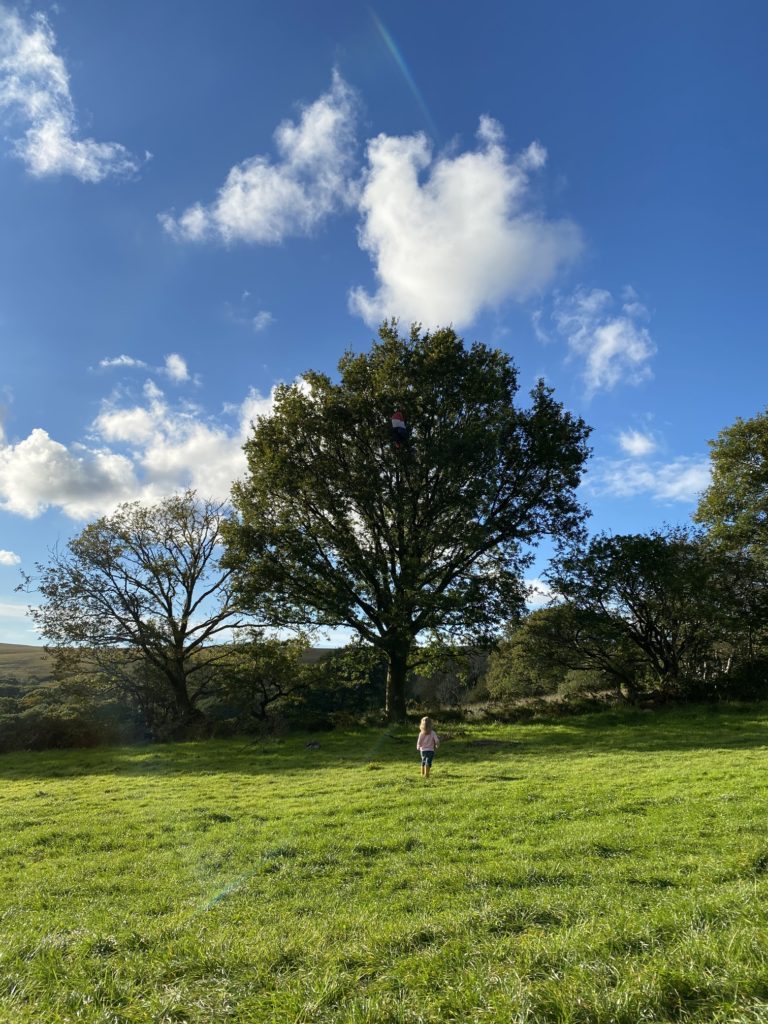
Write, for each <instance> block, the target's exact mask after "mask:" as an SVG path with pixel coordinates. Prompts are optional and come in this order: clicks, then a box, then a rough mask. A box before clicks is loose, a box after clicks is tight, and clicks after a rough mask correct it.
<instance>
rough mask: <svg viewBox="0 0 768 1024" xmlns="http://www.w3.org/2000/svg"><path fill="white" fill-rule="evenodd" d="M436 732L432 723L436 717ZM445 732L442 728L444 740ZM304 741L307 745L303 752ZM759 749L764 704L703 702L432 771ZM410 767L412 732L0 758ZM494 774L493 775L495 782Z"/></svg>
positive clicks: (17, 775) (583, 727)
mask: <svg viewBox="0 0 768 1024" xmlns="http://www.w3.org/2000/svg"><path fill="white" fill-rule="evenodd" d="M437 725H438V730H439V720H438V723H437ZM450 732H451V729H450V727H449V728H448V729H446V730H445V733H446V734H447V735H450ZM309 744H312V746H311V747H310V746H309ZM766 746H768V704H765V703H761V704H752V705H735V704H727V705H726V704H723V705H711V706H694V707H684V708H668V709H662V710H658V711H653V712H643V711H636V710H627V711H622V710H617V711H612V712H601V713H597V714H586V715H580V716H573V717H571V718H567V719H555V720H553V721H546V722H530V723H518V724H514V725H506V724H493V725H487V726H467V727H460V728H459V729H455V730H454V736H453V738H451V739H446V742H445V743H443V745H442V746H441V748H440V752H439V755H438V757H439V762H440V766H441V765H445V767H446V768H447V767H448V765H449V764H450V765H451V766H452V767H458V766H461V765H468V766H469V765H480V764H492V763H493V762H499V763H501V762H504V761H506V760H507V759H508V758H510V757H513V758H514V757H515V756H520V757H525V758H530V757H536V756H537V755H540V756H547V755H550V754H554V753H557V754H558V755H559V756H563V755H566V756H567V755H569V754H571V755H573V756H578V757H583V756H585V755H591V754H597V755H600V754H612V753H617V754H618V753H623V752H637V753H644V752H654V751H655V752H659V753H662V752H675V751H680V752H684V751H687V752H692V751H696V750H713V751H714V750H745V749H760V748H764V747H766ZM415 763H416V751H415V731H414V729H413V728H412V727H411V728H407V729H406V728H405V727H403V728H400V727H397V728H393V729H385V730H382V729H359V730H357V731H350V730H344V731H343V732H336V733H322V734H321V735H319V736H318V735H308V734H293V735H290V736H288V737H286V738H285V739H281V740H267V741H261V740H255V741H254V740H249V739H240V740H209V741H200V742H195V743H179V744H174V745H157V746H144V747H118V748H104V747H102V748H94V749H79V750H56V751H39V752H35V751H24V752H16V753H8V754H2V755H0V778H4V779H9V780H10V779H18V780H23V779H56V778H73V777H82V776H98V775H104V776H113V777H134V776H136V777H142V778H146V779H147V781H150V780H152V779H161V778H162V779H172V778H174V777H176V776H188V775H195V776H205V775H209V776H216V775H224V776H226V775H232V774H240V775H251V776H255V775H271V774H274V773H276V772H280V773H281V774H294V773H308V772H318V771H323V770H326V769H332V768H335V769H340V768H343V769H346V770H350V769H356V768H357V769H360V770H368V768H369V767H371V766H373V765H375V767H376V768H377V769H378V770H381V769H385V768H390V767H395V766H399V767H406V766H412V765H413V764H415ZM494 778H496V776H494Z"/></svg>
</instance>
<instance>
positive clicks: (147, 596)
mask: <svg viewBox="0 0 768 1024" xmlns="http://www.w3.org/2000/svg"><path fill="white" fill-rule="evenodd" d="M223 518H224V507H223V506H222V505H221V504H217V503H214V502H211V501H206V500H202V499H198V498H197V496H196V495H195V493H194V492H192V491H188V492H187V493H185V494H183V495H179V496H174V497H170V498H165V499H164V500H163V501H161V502H159V503H158V504H157V505H153V506H147V505H142V504H140V503H130V504H125V505H121V506H120V507H119V508H118V509H117V511H116V512H114V513H113V515H111V516H104V517H102V518H101V519H98V520H97V521H96V522H94V523H91V524H90V525H88V526H86V528H85V529H84V530H83V531H82V532H81V533H80V534H79V535H78V536H77V537H75V538H74V539H73V540H71V541H70V542H69V543H68V545H67V547H66V549H65V550H64V551H55V552H54V553H53V555H52V557H51V560H50V562H49V563H48V564H47V565H40V564H39V565H38V566H37V570H38V578H37V579H36V580H35V581H34V583H35V585H36V587H37V589H38V590H39V591H40V593H41V594H42V596H43V601H42V603H41V604H40V605H39V606H38V607H37V608H35V609H33V611H32V615H33V618H34V620H35V624H36V626H37V628H38V629H39V631H40V633H41V634H42V635H43V637H44V638H45V639H46V641H47V643H48V645H49V649H50V650H51V651H53V652H54V653H55V655H56V661H57V667H58V671H59V673H60V674H65V675H66V674H68V673H71V672H72V671H75V670H77V671H84V672H90V673H91V674H92V675H95V676H105V677H106V678H108V679H110V680H111V681H112V682H113V683H114V684H115V685H117V686H118V687H119V688H120V689H121V691H122V692H124V693H126V694H129V695H131V696H132V698H133V700H134V701H135V702H136V703H137V705H138V706H139V707H141V708H143V709H144V711H145V712H146V713H147V714H149V711H150V709H151V708H152V707H154V708H155V709H158V708H164V709H165V714H166V717H167V715H169V714H170V715H172V716H173V717H175V719H176V720H177V721H179V722H180V723H182V725H183V724H184V723H188V722H189V721H191V720H193V719H195V718H196V717H198V716H199V711H198V707H197V705H198V703H199V701H200V699H201V698H202V697H203V696H204V695H205V694H206V693H207V692H209V691H210V688H211V686H212V682H213V677H214V668H215V664H216V661H217V655H216V652H215V649H211V647H210V646H209V645H212V644H214V643H215V641H216V640H217V638H218V637H219V636H220V634H222V633H223V632H224V631H225V630H228V629H231V628H233V627H234V626H236V625H238V624H239V622H240V617H239V612H238V608H237V606H236V604H235V603H234V599H233V596H232V593H231V590H230V587H229V577H230V571H229V570H228V569H221V568H220V567H219V565H218V550H219V545H220V536H221V526H222V522H223ZM30 582H32V581H30Z"/></svg>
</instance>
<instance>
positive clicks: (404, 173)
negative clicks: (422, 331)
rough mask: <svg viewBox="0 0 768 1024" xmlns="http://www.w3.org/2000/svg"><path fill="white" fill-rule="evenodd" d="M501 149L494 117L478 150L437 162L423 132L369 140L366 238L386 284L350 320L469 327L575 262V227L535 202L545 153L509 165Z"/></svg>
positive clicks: (357, 304)
mask: <svg viewBox="0 0 768 1024" xmlns="http://www.w3.org/2000/svg"><path fill="white" fill-rule="evenodd" d="M502 142H503V132H502V129H501V126H500V125H499V124H498V122H496V121H494V120H493V119H492V118H489V117H483V118H482V119H481V121H480V128H479V131H478V147H477V148H476V149H474V150H471V151H468V152H465V153H460V154H458V155H457V156H449V155H443V156H440V157H437V158H436V159H434V160H433V157H432V151H431V149H430V145H429V143H428V141H427V139H426V138H425V136H424V135H421V134H419V135H413V136H404V137H392V136H388V135H379V136H378V137H377V138H375V139H372V140H371V141H370V142H369V144H368V170H367V172H366V175H365V179H364V185H363V190H362V192H361V195H360V200H359V208H360V212H361V213H362V216H363V224H362V227H361V230H360V236H359V239H360V245H361V247H362V248H363V249H364V250H365V251H366V252H368V253H369V255H370V256H371V259H372V260H373V262H374V265H375V271H376V276H377V278H378V282H379V285H378V289H377V291H376V292H375V293H374V294H373V295H371V294H369V293H368V292H366V291H365V290H364V289H363V288H355V289H353V291H352V292H351V293H350V300H349V301H350V309H351V310H352V311H353V312H355V313H358V314H359V315H360V316H362V317H363V319H364V320H365V321H366V322H367V323H369V324H375V323H377V322H378V321H380V320H382V319H383V318H385V317H389V316H398V317H402V318H403V319H405V320H406V321H420V322H422V323H424V324H427V325H430V326H434V325H436V324H444V323H449V322H450V323H454V324H456V325H459V324H469V323H471V322H472V320H474V318H475V317H476V316H477V314H478V313H479V312H480V311H481V310H482V309H483V308H487V307H493V306H496V305H498V304H499V303H501V302H502V301H503V300H505V299H507V298H510V297H513V298H524V297H526V296H528V295H530V294H532V293H534V292H535V291H536V290H537V289H540V288H542V287H544V286H545V285H547V284H548V283H549V282H550V281H551V280H552V278H553V276H554V274H555V272H556V271H557V269H558V267H559V266H560V265H561V264H563V263H566V262H568V261H570V260H572V259H573V258H574V257H575V256H576V255H577V254H578V252H579V251H580V249H581V236H580V232H579V230H578V228H577V227H576V225H574V224H573V223H571V222H570V221H548V220H546V218H545V217H544V216H543V214H541V213H540V212H538V211H537V210H535V209H534V208H533V206H532V203H531V195H530V174H531V172H533V171H536V170H538V169H539V168H540V167H542V165H543V164H544V162H545V159H546V151H545V150H544V148H543V147H542V146H541V145H540V144H539V143H537V142H534V143H532V145H530V146H529V147H528V149H527V150H525V151H524V152H523V153H522V154H519V155H518V156H517V157H516V158H510V156H509V154H508V153H507V151H506V149H505V148H504V146H503V144H502ZM425 174H426V175H427V176H426V178H424V175H425ZM422 179H424V180H422Z"/></svg>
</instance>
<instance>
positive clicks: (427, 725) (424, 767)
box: [416, 715, 440, 779]
mask: <svg viewBox="0 0 768 1024" xmlns="http://www.w3.org/2000/svg"><path fill="white" fill-rule="evenodd" d="M439 746H440V737H439V736H438V735H437V733H436V732H435V731H434V729H433V728H432V719H431V718H427V716H426V715H425V716H424V718H422V720H421V727H420V729H419V738H418V739H417V740H416V749H417V750H418V752H419V754H420V755H421V774H422V775H423V776H424V778H425V779H428V778H429V769H430V768H431V767H432V758H433V757H434V756H435V751H436V750H437V748H438V747H439Z"/></svg>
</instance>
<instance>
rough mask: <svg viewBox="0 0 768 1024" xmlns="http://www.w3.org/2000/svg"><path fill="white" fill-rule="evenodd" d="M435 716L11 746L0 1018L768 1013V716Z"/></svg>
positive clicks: (601, 1017) (3, 762)
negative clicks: (477, 723) (478, 721)
mask: <svg viewBox="0 0 768 1024" xmlns="http://www.w3.org/2000/svg"><path fill="white" fill-rule="evenodd" d="M448 730H449V731H453V732H454V737H453V738H452V739H451V740H449V741H447V742H445V743H444V744H443V746H442V747H441V749H440V752H439V754H438V758H437V759H436V761H435V768H434V770H433V775H432V777H431V778H430V779H429V780H427V781H425V780H422V779H421V777H420V775H419V768H418V763H417V761H416V756H415V750H414V749H413V747H414V744H415V735H412V734H411V731H402V730H394V731H390V732H388V731H373V732H372V731H360V732H359V733H355V732H346V733H344V734H338V733H334V734H326V735H322V736H319V737H306V736H301V737H290V738H286V739H285V740H284V741H282V742H270V743H261V744H260V743H256V744H253V743H246V742H236V741H228V742H216V743H203V744H185V745H181V746H176V747H152V748H142V749H136V748H134V749H119V750H99V751H77V752H69V753H66V752H61V753H49V754H23V755H19V754H14V755H6V756H4V757H2V758H0V778H1V779H2V787H1V790H0V824H1V825H2V829H1V831H0V836H1V838H0V848H1V852H2V859H1V860H0V870H1V871H2V878H1V879H0V883H1V884H0V950H1V952H0V1020H2V1021H4V1022H5V1021H7V1022H13V1024H32V1022H34V1024H63V1022H65V1021H66V1022H75V1021H77V1022H89V1024H95V1022H100V1024H102V1022H103V1024H107V1022H109V1024H128V1022H131V1024H147V1022H158V1024H159V1022H176V1024H180V1022H185V1021H188V1022H190V1024H193V1022H194V1024H203V1022H205V1024H208V1022H211V1024H213V1022H219V1021H222V1022H261V1021H264V1022H275V1024H284V1022H285V1024H287V1022H291V1024H299V1022H306V1024H331V1022H332V1024H364V1022H365V1024H389V1022H392V1024H394V1022H398V1024H432V1022H435V1024H436V1022H456V1024H459V1022H461V1024H471V1022H481V1021H482V1022H485V1021H489V1022H490V1021H494V1022H502V1024H504V1022H527V1024H533V1022H554V1021H557V1022H573V1024H591V1022H601V1024H609V1022H610V1024H638V1022H642V1021H697V1022H703V1021H708V1022H722V1024H725V1022H729V1024H740V1022H744V1024H746V1022H758V1021H768V927H766V926H767V925H768V921H767V920H766V918H767V916H768V914H767V911H766V897H768V825H767V823H766V797H767V796H768V772H767V769H768V756H767V754H766V748H765V743H766V738H767V737H768V708H766V707H765V706H763V707H759V708H751V709H749V708H748V709H738V708H730V709H725V710H720V711H709V710H706V709H703V710H701V709H699V710H696V709H688V710H685V711H668V712H659V713H653V714H635V715H630V716H621V715H602V716H593V717H586V718H578V719H573V720H568V721H566V722H563V723H562V724H530V725H516V726H501V725H500V726H487V727H472V728H466V729H461V728H455V727H448ZM310 739H313V740H316V741H317V742H319V743H320V747H319V748H318V749H308V748H307V747H306V746H305V744H306V743H307V742H308V741H309V740H310Z"/></svg>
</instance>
